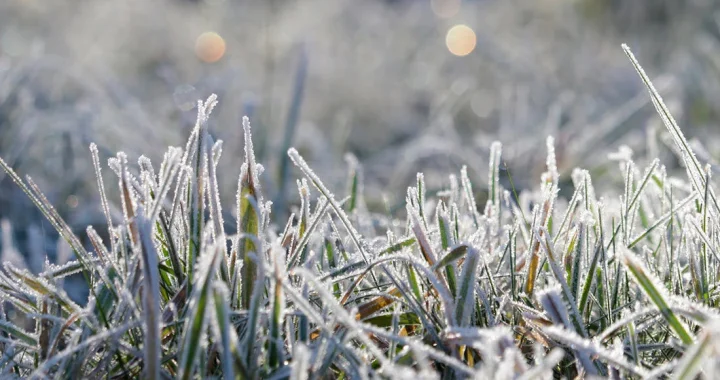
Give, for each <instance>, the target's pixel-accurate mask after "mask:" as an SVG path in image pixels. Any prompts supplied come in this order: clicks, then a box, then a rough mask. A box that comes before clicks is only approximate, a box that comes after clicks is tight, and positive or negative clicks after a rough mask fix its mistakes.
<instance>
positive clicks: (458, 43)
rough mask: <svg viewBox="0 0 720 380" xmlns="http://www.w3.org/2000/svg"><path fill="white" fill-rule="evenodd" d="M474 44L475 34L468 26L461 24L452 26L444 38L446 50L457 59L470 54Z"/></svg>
mask: <svg viewBox="0 0 720 380" xmlns="http://www.w3.org/2000/svg"><path fill="white" fill-rule="evenodd" d="M476 43H477V37H475V32H474V31H473V30H472V29H471V28H470V27H469V26H467V25H463V24H459V25H455V26H453V27H452V28H450V30H448V32H447V36H445V44H446V45H447V48H448V50H450V53H452V54H454V55H457V56H458V57H463V56H466V55H468V54H470V53H472V51H473V50H474V49H475V44H476Z"/></svg>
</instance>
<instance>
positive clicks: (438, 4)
mask: <svg viewBox="0 0 720 380" xmlns="http://www.w3.org/2000/svg"><path fill="white" fill-rule="evenodd" d="M461 3H462V0H430V7H432V10H433V12H434V13H435V15H437V16H438V17H440V18H450V17H453V16H455V15H456V14H457V13H458V11H460V4H461Z"/></svg>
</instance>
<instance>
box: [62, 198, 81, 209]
mask: <svg viewBox="0 0 720 380" xmlns="http://www.w3.org/2000/svg"><path fill="white" fill-rule="evenodd" d="M65 203H66V204H67V205H68V207H70V208H76V207H77V206H78V205H79V204H80V200H79V199H78V197H77V196H75V195H70V196H68V197H67V199H66V200H65Z"/></svg>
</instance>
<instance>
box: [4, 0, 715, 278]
mask: <svg viewBox="0 0 720 380" xmlns="http://www.w3.org/2000/svg"><path fill="white" fill-rule="evenodd" d="M623 42H624V43H627V44H628V45H629V46H630V47H631V48H632V49H633V51H634V52H635V54H636V55H637V57H638V59H639V60H640V62H641V64H642V65H643V66H644V67H645V69H646V71H648V73H649V74H650V76H651V77H652V78H654V80H655V81H656V85H657V86H658V88H659V89H660V90H661V92H662V94H663V95H664V96H665V98H666V101H667V102H668V103H669V105H670V106H671V108H672V110H673V112H674V116H675V117H676V119H677V120H678V122H679V123H680V124H681V126H682V127H683V128H684V130H685V132H686V134H687V135H688V136H689V137H691V138H693V141H694V144H696V145H697V150H698V152H699V153H701V155H702V157H701V160H703V161H711V162H712V161H713V157H718V155H719V153H720V145H718V144H717V142H718V141H719V140H720V138H719V137H720V133H718V120H719V117H720V115H719V114H718V107H717V105H718V104H720V75H718V74H719V73H720V2H719V1H713V0H633V1H622V0H533V1H528V0H362V1H360V0H253V1H243V0H233V1H230V0H155V1H141V0H125V1H111V2H107V1H93V0H53V1H42V0H1V1H0V157H2V158H3V159H5V160H6V161H7V162H8V163H9V164H10V165H11V166H13V167H14V168H15V169H16V170H17V171H18V172H19V173H20V174H21V175H30V176H32V178H33V179H34V180H35V181H36V182H37V183H38V184H39V186H40V188H41V189H42V190H43V191H44V192H45V193H46V195H47V196H48V198H49V199H50V201H51V202H52V203H53V204H54V205H56V207H57V208H58V210H59V211H60V213H61V214H62V215H64V216H65V217H66V218H67V220H68V222H69V223H70V224H71V225H72V226H73V227H74V228H76V229H77V231H78V232H80V233H82V234H84V232H83V231H84V229H85V227H86V226H87V225H88V224H97V225H102V224H103V220H104V218H103V217H102V214H101V213H100V209H99V207H98V205H97V204H98V196H97V190H96V187H97V186H96V182H95V176H94V173H93V170H92V166H91V158H90V154H89V150H88V145H89V143H90V142H96V143H97V144H98V146H99V148H100V156H101V161H102V162H103V163H105V162H106V160H107V158H108V157H111V156H113V155H114V153H115V152H116V151H118V150H123V151H125V152H126V153H127V154H128V156H129V158H130V160H131V162H136V161H137V158H138V157H139V156H140V155H141V154H144V155H146V156H148V157H149V158H151V159H152V160H153V162H154V163H155V165H156V167H158V166H159V164H160V160H161V159H162V155H163V153H164V152H165V150H166V147H167V146H168V145H174V146H183V144H184V141H185V140H186V138H187V136H188V134H189V131H190V129H191V128H192V126H193V125H194V120H195V112H196V110H195V102H196V100H197V99H201V98H202V99H204V98H206V97H207V96H208V95H210V94H211V93H216V94H218V96H219V100H220V104H219V106H218V108H217V109H216V110H215V112H214V113H213V117H212V119H211V133H212V134H213V135H214V136H215V138H217V139H222V140H224V152H223V157H222V159H221V170H220V172H219V173H220V178H219V180H220V182H221V190H222V196H223V198H224V199H225V200H226V201H227V202H230V203H226V204H228V205H232V204H234V197H235V191H236V186H237V177H238V174H239V169H240V163H241V161H242V146H243V137H242V127H241V118H242V116H243V115H248V116H250V119H251V122H252V125H253V131H254V140H255V146H256V148H257V150H258V155H259V161H260V162H262V163H263V164H264V165H265V167H266V171H265V173H264V174H263V181H264V182H263V186H264V191H265V192H266V197H267V198H268V199H275V200H276V201H278V204H280V205H281V206H285V204H286V202H287V204H288V205H291V204H292V203H293V202H294V200H295V198H294V197H295V195H293V194H295V190H294V188H295V183H294V178H297V176H295V175H292V170H294V169H292V168H291V166H292V165H288V163H287V161H286V159H285V157H286V155H285V152H286V151H287V148H288V146H290V145H292V146H295V147H297V148H298V150H299V151H300V152H301V153H302V154H303V155H304V156H305V157H306V159H307V160H308V162H309V163H310V164H311V166H312V167H313V168H314V169H315V170H316V171H317V172H318V173H319V175H320V176H321V178H323V179H324V180H325V181H327V183H328V185H329V186H331V187H332V190H334V191H337V192H338V193H340V194H345V188H346V182H347V172H348V169H347V163H346V161H345V154H346V153H351V154H352V155H354V156H355V157H357V159H358V160H359V161H360V162H361V163H362V165H363V173H364V178H365V196H366V199H367V203H368V207H370V208H371V209H374V210H380V211H382V210H384V208H387V207H389V208H391V209H392V208H393V207H401V206H402V202H403V200H404V197H405V192H404V188H405V187H406V186H408V185H410V184H411V183H412V182H413V181H414V179H415V173H416V172H417V171H419V170H422V171H423V172H425V175H426V179H427V181H428V188H429V189H430V191H433V190H434V189H435V190H437V189H440V188H442V187H443V186H445V185H447V183H446V181H447V174H448V173H451V172H452V173H457V172H458V171H459V168H460V167H461V165H463V164H467V165H468V168H469V174H470V177H471V179H472V180H473V181H474V183H477V185H476V188H479V189H482V188H483V187H484V183H486V182H487V179H486V178H487V166H488V165H487V157H488V152H489V146H490V143H491V142H492V141H495V140H499V141H501V142H502V143H503V158H504V161H505V163H506V164H507V169H508V170H509V171H510V173H511V174H512V178H513V180H514V184H515V186H516V187H517V188H518V190H521V189H527V188H530V187H532V186H533V185H535V184H536V183H537V182H538V180H539V175H540V173H541V172H542V171H543V170H544V163H545V154H546V150H545V139H546V137H547V136H548V135H553V136H555V138H556V144H557V151H558V160H559V166H560V169H561V171H562V174H563V176H564V178H565V181H566V183H570V185H566V186H564V187H565V188H567V189H570V190H572V186H571V182H569V180H568V178H569V174H570V173H571V171H572V169H573V168H575V167H583V168H586V169H589V170H591V172H592V173H593V174H594V176H593V178H594V181H595V184H596V186H603V184H607V185H612V184H613V183H615V182H613V181H618V179H617V178H614V177H612V176H611V175H610V174H608V173H609V170H610V169H612V170H614V171H617V170H616V169H615V168H614V167H613V165H614V164H613V163H612V162H609V161H608V160H607V156H608V153H609V152H615V151H618V150H619V149H621V148H620V147H621V146H622V145H627V146H629V147H631V148H632V149H633V151H634V152H635V155H636V156H638V157H640V158H642V157H646V156H657V155H660V156H663V157H664V158H663V163H665V164H667V165H669V166H670V167H671V168H672V167H673V165H675V166H677V161H676V160H675V159H674V158H673V156H672V154H670V150H669V149H668V147H667V145H668V144H667V139H666V138H665V137H664V129H663V127H662V125H661V124H660V121H659V118H658V117H657V116H655V114H654V110H653V109H652V105H651V104H650V102H649V97H648V95H647V92H646V90H645V89H644V88H643V87H642V83H641V81H640V80H639V78H638V77H637V75H636V73H635V72H634V70H633V68H632V66H631V65H630V63H629V61H628V60H627V58H626V57H625V56H624V54H623V52H622V50H621V48H620V45H621V43H623ZM700 141H702V142H703V144H700V143H699V142H700ZM287 172H290V173H289V174H288V173H287ZM106 174H107V173H106ZM502 177H503V178H504V180H505V179H506V178H507V176H506V175H504V174H503V175H502ZM109 179H110V177H109V176H107V175H106V181H109ZM114 185H115V184H114V182H110V183H108V182H106V187H108V188H111V189H112V188H114V187H115V186H114ZM567 189H565V190H567ZM480 191H481V190H480ZM481 196H482V194H481ZM226 208H228V209H230V208H232V207H226ZM228 212H231V211H228ZM278 212H279V213H282V212H283V211H278ZM0 219H3V220H4V222H3V223H2V225H0V229H2V232H3V233H2V237H1V238H0V240H2V243H3V244H2V246H3V258H4V260H10V258H12V257H19V255H23V254H26V253H27V252H38V253H37V255H40V256H39V257H43V259H42V260H44V253H45V252H48V253H50V255H51V256H57V255H58V253H57V251H58V249H56V247H55V244H56V240H57V238H56V237H55V236H54V235H53V233H52V232H51V230H52V229H51V228H50V227H49V225H48V224H47V223H46V222H44V221H43V219H42V217H41V215H40V214H39V212H37V211H36V210H35V209H34V207H33V206H32V205H31V203H30V202H29V201H28V200H27V197H26V196H25V195H23V194H22V193H21V191H20V190H19V189H18V188H17V186H15V185H14V184H12V182H11V181H10V180H9V179H8V178H7V176H5V175H4V173H0ZM226 219H228V218H226ZM8 220H9V221H10V222H8ZM98 230H99V231H102V230H103V229H102V228H98ZM28 265H29V266H30V267H31V268H30V269H31V270H33V271H38V270H40V267H41V266H42V261H40V262H38V261H37V260H34V261H33V260H31V261H30V263H29V264H28Z"/></svg>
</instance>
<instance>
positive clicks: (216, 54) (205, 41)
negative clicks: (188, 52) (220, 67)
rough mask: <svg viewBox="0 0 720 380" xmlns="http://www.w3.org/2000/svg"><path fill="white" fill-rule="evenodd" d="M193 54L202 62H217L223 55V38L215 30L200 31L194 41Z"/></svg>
mask: <svg viewBox="0 0 720 380" xmlns="http://www.w3.org/2000/svg"><path fill="white" fill-rule="evenodd" d="M195 54H196V55H197V56H198V58H200V60H202V61H203V62H207V63H214V62H217V61H219V60H220V59H221V58H222V57H223V56H224V55H225V40H224V39H223V38H222V37H220V35H219V34H217V33H215V32H205V33H202V34H201V35H199V36H198V38H197V40H196V41H195Z"/></svg>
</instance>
